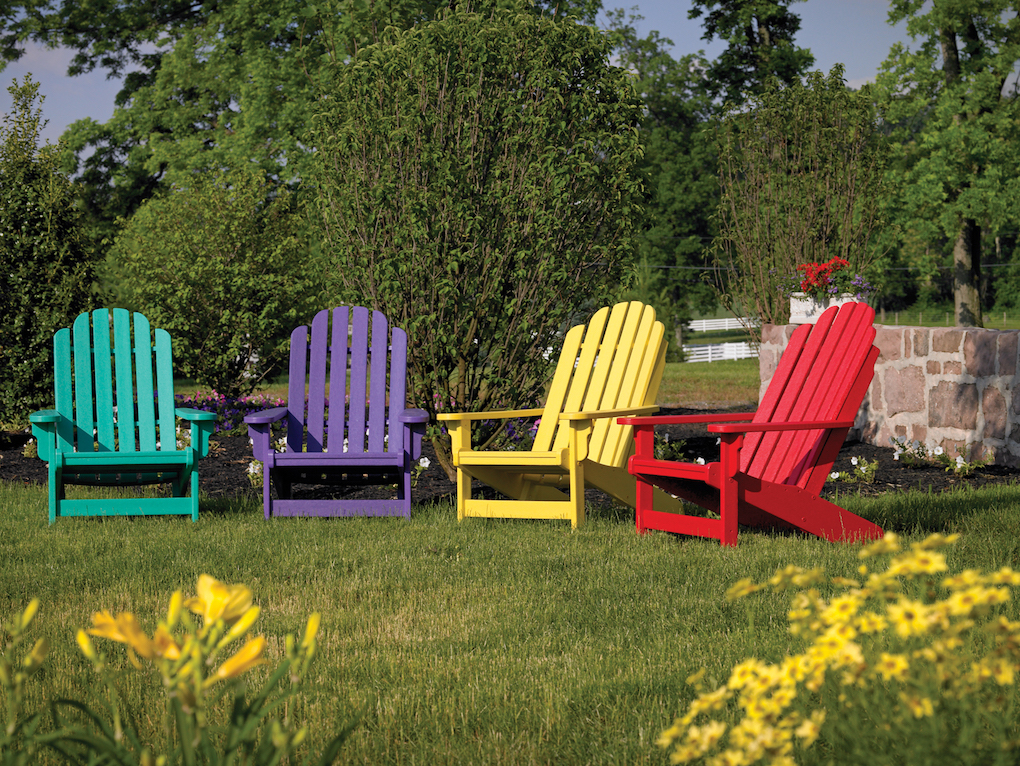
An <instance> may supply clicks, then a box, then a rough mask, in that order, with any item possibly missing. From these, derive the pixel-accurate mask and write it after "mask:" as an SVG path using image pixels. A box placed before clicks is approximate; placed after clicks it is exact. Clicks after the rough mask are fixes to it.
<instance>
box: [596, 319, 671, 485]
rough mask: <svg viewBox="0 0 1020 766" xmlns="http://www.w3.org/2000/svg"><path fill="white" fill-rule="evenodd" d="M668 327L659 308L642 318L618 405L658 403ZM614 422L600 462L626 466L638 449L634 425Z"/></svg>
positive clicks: (608, 432)
mask: <svg viewBox="0 0 1020 766" xmlns="http://www.w3.org/2000/svg"><path fill="white" fill-rule="evenodd" d="M664 337H665V327H663V325H662V322H657V321H655V310H654V309H653V308H652V307H651V306H649V307H648V308H647V310H646V311H645V312H644V315H643V317H642V320H641V328H640V329H639V331H638V335H637V339H636V345H635V348H634V351H633V352H631V363H630V366H629V369H628V371H627V375H626V377H625V378H624V384H623V388H622V389H621V391H620V394H619V396H618V397H617V407H643V406H645V405H648V404H655V399H656V397H657V396H658V394H659V384H660V383H661V381H662V372H663V370H664V369H665V361H666V344H665V342H664V340H663V339H664ZM609 421H610V425H609V428H608V430H607V434H606V438H605V441H604V444H603V447H602V450H601V455H600V456H599V458H598V460H597V462H599V463H601V464H603V465H608V466H618V467H621V468H622V467H624V466H626V464H627V458H628V457H629V456H630V453H631V452H632V451H633V449H634V439H633V428H634V427H633V426H624V425H620V424H619V423H618V422H617V419H616V418H610V419H609Z"/></svg>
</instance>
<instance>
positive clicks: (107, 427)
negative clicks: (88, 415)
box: [92, 309, 117, 452]
mask: <svg viewBox="0 0 1020 766" xmlns="http://www.w3.org/2000/svg"><path fill="white" fill-rule="evenodd" d="M92 351H93V353H92V364H93V369H94V374H95V384H96V391H95V393H96V400H95V408H96V409H95V421H96V442H97V449H98V451H99V452H116V451H117V440H116V438H115V434H114V429H113V358H112V353H111V349H110V312H109V310H107V309H99V310H98V311H95V312H94V313H93V314H92Z"/></svg>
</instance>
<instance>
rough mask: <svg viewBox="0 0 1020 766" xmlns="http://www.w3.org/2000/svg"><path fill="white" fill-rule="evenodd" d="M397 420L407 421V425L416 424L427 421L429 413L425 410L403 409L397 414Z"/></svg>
mask: <svg viewBox="0 0 1020 766" xmlns="http://www.w3.org/2000/svg"><path fill="white" fill-rule="evenodd" d="M397 421H398V422H400V423H407V424H409V425H417V424H419V423H428V422H429V414H428V413H427V412H426V411H425V410H417V409H411V410H403V411H401V412H400V413H398V415H397Z"/></svg>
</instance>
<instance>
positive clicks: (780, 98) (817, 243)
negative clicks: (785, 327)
mask: <svg viewBox="0 0 1020 766" xmlns="http://www.w3.org/2000/svg"><path fill="white" fill-rule="evenodd" d="M883 162H884V144H883V143H882V140H881V137H880V136H879V135H878V133H877V131H876V130H875V118H874V107H873V104H872V100H871V97H870V95H869V93H868V91H867V89H864V90H862V91H857V92H855V91H851V90H849V89H847V87H846V84H845V83H844V82H843V69H842V67H841V66H839V65H837V66H836V67H834V68H833V69H832V71H831V72H829V74H828V76H826V75H824V74H822V73H821V72H812V73H811V74H809V75H808V76H807V78H806V81H805V82H804V83H801V82H796V83H793V84H792V85H785V86H784V85H780V84H779V83H778V82H776V81H772V82H771V83H770V84H769V85H768V86H767V87H766V89H765V90H764V92H763V93H762V94H761V95H760V96H756V97H754V98H752V99H751V101H750V102H749V104H748V108H746V109H742V110H740V111H734V112H731V113H730V114H729V115H727V117H726V118H725V120H724V122H723V129H722V132H721V140H720V159H719V166H720V167H719V182H720V186H721V189H722V198H721V201H720V204H719V237H718V239H717V246H718V259H719V263H720V265H721V266H722V267H723V268H724V271H723V272H722V273H723V274H724V283H723V295H722V300H723V303H724V305H726V306H727V308H729V309H731V310H733V311H734V312H739V315H743V316H751V317H753V318H755V319H758V320H760V321H761V322H762V323H772V324H785V323H786V321H787V320H788V319H789V317H790V305H789V296H788V295H787V293H786V292H785V291H784V290H783V289H782V285H783V284H784V283H786V282H788V281H789V279H790V278H791V277H792V276H793V275H794V274H795V271H796V268H797V266H798V265H799V264H802V263H808V262H817V263H821V262H823V261H828V260H829V259H831V258H832V257H833V256H840V257H841V258H844V259H846V260H847V261H849V263H850V266H851V268H852V269H853V270H854V271H855V272H857V273H860V272H862V271H864V269H865V268H866V267H867V266H868V264H869V263H870V261H871V258H872V254H871V251H870V250H869V242H870V239H871V234H872V232H873V231H874V230H875V228H876V226H877V224H878V220H879V219H878V213H879V209H878V203H879V200H880V189H881V186H882V172H883V167H884V165H883ZM751 329H752V331H753V332H758V330H757V329H755V328H751Z"/></svg>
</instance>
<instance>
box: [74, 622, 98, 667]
mask: <svg viewBox="0 0 1020 766" xmlns="http://www.w3.org/2000/svg"><path fill="white" fill-rule="evenodd" d="M75 640H76V641H77V642H78V647H79V648H80V649H81V653H82V654H84V655H85V657H86V658H88V659H90V660H92V661H93V662H94V661H96V660H98V659H99V654H98V653H96V647H95V646H93V644H92V639H91V638H89V634H88V633H86V632H85V631H84V630H82V629H81V628H79V629H78V633H77V634H75Z"/></svg>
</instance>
